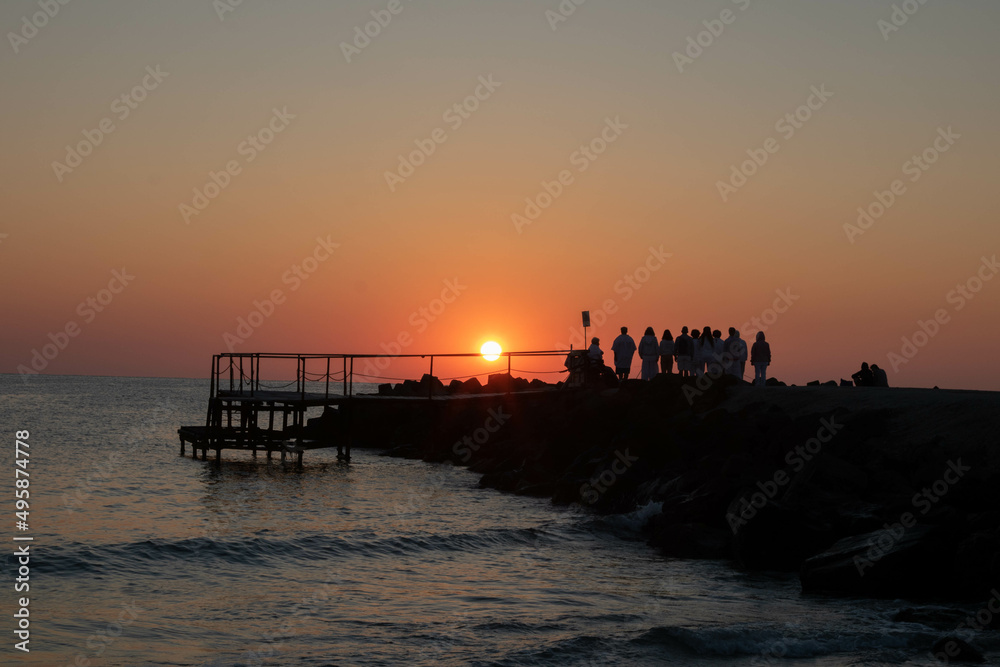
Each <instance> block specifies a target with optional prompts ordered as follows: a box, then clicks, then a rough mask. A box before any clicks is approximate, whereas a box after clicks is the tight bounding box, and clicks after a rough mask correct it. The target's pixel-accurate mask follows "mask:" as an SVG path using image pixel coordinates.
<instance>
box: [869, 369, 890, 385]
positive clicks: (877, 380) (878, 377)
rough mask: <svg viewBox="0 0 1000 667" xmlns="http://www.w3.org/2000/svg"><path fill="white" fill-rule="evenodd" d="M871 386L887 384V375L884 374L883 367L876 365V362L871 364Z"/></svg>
mask: <svg viewBox="0 0 1000 667" xmlns="http://www.w3.org/2000/svg"><path fill="white" fill-rule="evenodd" d="M872 386H873V387H888V386H889V376H888V375H886V372H885V369H883V368H879V367H878V364H872Z"/></svg>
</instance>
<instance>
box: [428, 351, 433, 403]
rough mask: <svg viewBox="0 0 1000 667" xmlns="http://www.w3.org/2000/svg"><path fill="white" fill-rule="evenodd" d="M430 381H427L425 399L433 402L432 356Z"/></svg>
mask: <svg viewBox="0 0 1000 667" xmlns="http://www.w3.org/2000/svg"><path fill="white" fill-rule="evenodd" d="M430 376H431V378H430V380H428V381H427V398H428V399H430V400H434V355H433V354H432V355H431V372H430Z"/></svg>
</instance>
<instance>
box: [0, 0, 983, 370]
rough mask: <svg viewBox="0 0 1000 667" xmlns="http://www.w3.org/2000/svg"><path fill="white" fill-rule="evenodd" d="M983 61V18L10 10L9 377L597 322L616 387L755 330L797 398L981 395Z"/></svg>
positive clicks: (201, 4) (658, 8) (192, 7)
mask: <svg viewBox="0 0 1000 667" xmlns="http://www.w3.org/2000/svg"><path fill="white" fill-rule="evenodd" d="M46 8H48V9H47V11H48V12H49V13H48V14H46ZM379 21H381V23H379ZM998 27H1000V3H996V2H994V1H993V0H955V1H951V2H937V1H933V0H931V1H929V2H926V3H924V4H921V3H919V2H917V1H916V0H907V2H900V1H898V0H897V1H895V2H892V1H889V0H838V1H837V2H831V1H829V0H794V1H793V0H770V1H768V2H764V1H763V0H711V1H705V0H698V1H695V0H672V1H671V2H659V1H653V0H615V1H613V2H612V1H610V0H587V1H585V2H582V3H581V0H575V1H574V0H564V1H563V2H562V3H560V2H558V1H557V0H548V1H530V2H529V1H527V0H504V1H502V2H501V1H486V0H481V1H478V2H472V1H464V2H458V1H454V0H416V1H412V2H411V1H410V0H399V1H398V2H397V1H396V0H374V1H368V0H366V1H364V2H321V1H319V0H300V1H293V0H284V1H277V0H276V1H271V2H267V1H265V0H243V1H242V2H241V3H236V2H235V0H217V1H216V2H214V3H213V2H210V1H209V0H176V1H170V2H166V1H162V2H153V1H151V0H145V1H138V2H137V1H135V0H128V1H126V0H105V1H102V2H69V3H68V4H65V5H63V4H60V3H59V2H58V0H50V1H48V2H47V1H46V0H41V1H39V0H30V1H29V0H10V1H7V2H4V3H3V4H2V6H0V28H2V29H3V32H4V34H5V38H4V44H3V45H2V47H0V52H2V54H3V55H2V57H0V73H2V82H3V83H2V85H3V93H4V94H3V103H2V105H0V121H2V127H3V135H4V142H3V149H4V150H3V153H4V159H3V160H2V163H0V184H2V185H0V187H2V197H3V200H2V201H3V215H2V217H0V274H2V279H3V284H4V286H5V289H4V290H3V295H2V299H3V308H2V312H3V313H4V318H3V326H2V327H0V372H5V373H17V372H18V367H19V366H21V367H22V368H30V367H31V364H32V359H33V357H34V358H35V359H36V365H37V366H41V365H43V364H42V363H41V362H40V361H38V360H37V359H38V357H37V355H35V352H36V351H39V354H41V352H40V351H42V350H43V348H44V347H45V346H46V345H50V344H51V345H56V344H57V343H59V342H60V341H61V342H62V343H65V345H64V346H63V347H64V349H60V350H59V351H58V354H55V355H53V358H51V359H45V360H44V361H45V363H44V368H43V369H42V370H43V372H44V373H50V374H96V375H142V376H176V377H204V376H206V375H207V372H208V367H209V361H210V357H211V355H212V354H213V353H218V352H223V351H227V350H228V349H229V348H230V347H231V349H232V350H233V351H241V352H267V351H278V352H354V353H367V352H372V353H374V352H381V351H384V350H386V349H389V348H387V347H384V345H385V346H389V347H391V345H390V344H391V343H392V342H393V341H398V340H399V339H400V337H401V336H402V338H403V340H404V341H409V344H408V345H406V346H405V347H403V346H401V349H402V351H404V352H408V353H424V352H474V351H477V350H478V349H479V346H480V344H481V343H483V342H484V341H486V340H490V339H494V340H497V341H499V342H500V343H501V344H502V345H503V347H504V349H505V350H539V349H554V348H557V347H561V346H563V345H568V344H570V343H571V342H572V343H573V344H575V345H576V346H579V345H580V342H581V341H580V340H579V339H575V340H571V338H570V336H571V333H573V332H577V331H579V329H580V326H579V325H580V311H582V310H586V309H589V310H590V311H591V312H592V315H594V316H595V320H596V321H597V322H598V323H600V322H603V324H602V325H601V326H597V327H596V328H592V329H591V335H598V336H600V337H601V340H602V346H603V347H604V349H605V351H606V352H609V351H610V344H611V341H612V340H613V338H614V336H615V335H616V334H617V329H618V327H619V326H621V325H627V326H629V328H630V330H631V332H632V334H633V335H634V336H635V337H636V338H637V339H638V337H639V336H640V335H641V334H642V332H643V330H644V329H645V328H646V327H647V326H653V327H654V328H655V329H656V333H657V335H660V334H662V332H663V329H665V328H670V329H671V330H672V331H673V333H674V334H675V335H676V334H678V333H679V331H680V328H681V326H683V325H688V326H692V327H694V326H697V327H699V328H701V327H703V326H705V325H706V324H707V325H709V326H711V327H712V328H718V329H722V330H723V331H725V330H726V328H728V327H729V326H737V327H740V328H742V331H743V335H744V337H745V338H751V337H752V335H753V333H754V332H755V330H756V329H757V328H758V327H765V328H766V333H767V336H768V340H769V341H770V342H771V345H772V350H773V353H774V363H773V364H772V366H771V369H770V371H769V375H772V376H775V377H778V378H780V379H782V380H785V381H786V382H789V383H792V382H795V383H799V384H802V383H805V382H807V381H809V380H813V379H819V380H824V381H825V380H828V379H838V378H841V377H844V378H846V377H849V376H850V374H851V373H852V372H853V371H855V370H857V367H858V366H859V365H860V363H861V362H862V361H868V362H869V363H878V364H879V365H881V366H882V367H884V368H886V369H887V370H888V371H889V381H890V383H891V384H892V385H894V386H923V387H929V386H934V385H940V386H942V387H954V388H970V389H994V390H995V389H1000V379H998V378H1000V374H998V372H997V371H998V369H1000V347H998V346H997V345H995V344H993V339H994V338H995V335H996V333H997V331H998V330H1000V326H998V325H1000V307H998V306H1000V279H994V278H995V277H996V276H995V274H996V273H997V272H998V271H1000V265H997V264H996V263H995V261H994V258H996V256H997V254H998V253H1000V234H998V232H997V221H998V214H1000V188H998V187H997V185H996V177H997V173H998V169H997V159H998V157H997V156H998V155H1000V132H998V131H997V128H996V121H997V113H998V111H997V110H998V109H1000V92H998V91H1000V67H998V64H1000V41H998V40H997V39H996V35H997V29H998ZM366 30H367V31H368V34H367V35H366V34H365V31H366ZM371 35H374V36H371ZM880 200H881V201H880ZM534 206H538V208H537V210H536V209H535V208H533V207H534ZM859 208H862V209H864V210H867V211H869V212H870V213H871V214H872V217H871V218H870V219H862V220H861V222H860V224H859ZM845 226H846V227H845ZM115 272H118V273H117V274H115ZM275 291H279V292H280V295H279V299H278V301H279V303H276V304H274V305H272V306H269V304H266V303H264V302H265V301H266V300H268V299H270V298H271V297H272V296H273V295H274V293H275ZM779 293H780V294H784V295H785V297H786V298H785V300H780V299H781V297H780V296H779ZM442 296H444V297H446V298H445V300H444V301H440V302H439V301H436V300H438V299H441V298H442ZM88 299H91V300H93V301H92V302H91V303H90V304H89V305H88ZM776 300H779V306H780V310H782V311H783V312H780V313H779V312H777V310H775V311H772V312H769V309H772V308H774V307H775V303H776ZM102 301H103V303H102ZM445 301H449V303H445ZM255 302H257V303H258V304H260V306H258V305H255ZM95 304H96V306H95ZM98 308H99V309H100V310H98ZM258 308H261V309H262V310H264V311H267V312H265V314H267V315H268V316H267V317H263V316H255V320H254V321H256V322H257V323H258V324H259V326H256V327H252V328H251V331H250V335H249V336H248V337H246V338H245V340H243V341H242V342H235V343H234V341H233V338H228V337H227V334H231V335H234V336H235V335H238V333H237V332H238V325H239V320H240V318H244V319H246V318H248V317H250V314H251V313H252V312H255V311H256V310H257V309H258ZM421 309H424V312H423V313H421ZM607 311H613V312H612V313H611V314H608V312H607ZM753 318H757V319H758V320H759V321H760V324H759V325H755V324H754V319H753ZM761 318H763V319H761ZM935 319H936V321H934V320H935ZM931 321H934V322H933V324H932V323H931ZM919 322H924V327H923V328H924V329H925V330H927V331H928V332H930V333H933V335H928V334H924V333H923V332H922V331H921V325H920V324H919ZM67 330H69V331H70V332H72V333H73V335H72V336H70V335H69V334H65V337H63V336H62V335H61V334H60V332H66V331H67ZM916 332H921V333H919V334H917V333H916ZM243 333H246V330H245V329H244V332H243ZM915 334H916V335H915ZM241 338H242V337H241ZM904 338H907V339H909V340H910V341H911V342H913V343H914V346H913V348H912V349H908V353H909V354H908V357H911V358H907V356H904V353H906V352H907V348H906V345H904V341H903V339H904ZM914 338H916V340H914ZM53 341H55V342H53ZM918 344H919V346H918ZM53 349H54V348H52V347H50V348H49V352H52V351H53ZM890 355H900V356H899V357H895V363H894V357H892V356H890ZM900 359H906V362H905V363H902V362H901V361H900ZM397 363H399V362H397ZM500 365H501V362H498V363H497V364H494V365H488V364H487V363H486V362H484V361H477V362H475V363H474V364H473V366H471V367H472V368H474V369H478V370H482V371H483V372H485V371H488V370H490V369H493V370H498V369H499V367H500ZM561 365H562V360H561V359H553V360H550V361H549V362H548V363H546V364H542V365H541V366H538V368H543V367H545V368H548V369H549V370H554V369H558V368H560V367H561ZM638 365H639V364H638V359H637V360H636V364H635V366H634V368H635V369H638ZM515 367H517V364H515ZM393 370H395V373H393V372H387V373H386V374H387V375H395V374H397V373H403V372H404V371H406V372H409V369H403V368H394V369H393ZM447 371H448V369H445V370H443V371H442V374H445V373H446V372H447ZM418 372H419V371H418ZM471 372H475V371H471ZM456 374H457V371H456ZM546 377H547V378H548V379H554V378H556V377H558V376H554V375H550V376H546Z"/></svg>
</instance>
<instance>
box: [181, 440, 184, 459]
mask: <svg viewBox="0 0 1000 667" xmlns="http://www.w3.org/2000/svg"><path fill="white" fill-rule="evenodd" d="M181 456H184V438H181Z"/></svg>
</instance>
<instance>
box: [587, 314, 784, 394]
mask: <svg viewBox="0 0 1000 667" xmlns="http://www.w3.org/2000/svg"><path fill="white" fill-rule="evenodd" d="M611 351H612V353H614V363H615V374H616V375H617V376H618V379H619V380H627V379H628V376H629V373H630V372H631V369H632V359H633V357H634V355H635V353H636V352H638V353H639V358H640V359H641V360H642V371H641V375H640V377H641V378H642V379H643V380H652V379H653V378H654V377H656V375H657V374H658V373H673V372H674V362H675V361H676V362H677V372H678V373H679V374H680V376H681V377H700V376H702V375H706V374H707V375H709V376H710V377H721V376H722V375H725V374H728V375H732V376H734V377H738V378H743V376H744V375H745V374H746V365H747V344H746V342H745V341H744V340H743V339H742V338H740V332H739V331H737V330H736V329H735V328H734V327H729V337H728V338H726V339H725V340H723V339H722V332H721V331H719V330H718V329H716V330H715V331H713V330H712V329H711V327H705V328H704V329H702V330H701V331H700V332H699V331H698V329H697V328H695V329H694V330H693V331H692V332H691V334H690V335H688V328H687V327H684V328H682V329H681V335H680V336H678V337H677V339H676V340H674V337H673V335H672V334H671V333H670V329H667V330H666V331H664V332H663V337H662V338H660V339H659V340H657V338H656V333H655V332H654V331H653V327H647V328H646V333H645V335H643V337H642V338H641V339H639V344H638V345H636V344H635V340H634V339H633V338H632V337H631V336H629V335H628V327H622V333H621V335H620V336H618V337H617V338H615V341H614V343H612V344H611ZM587 356H588V358H589V359H590V360H591V361H593V362H598V363H603V361H604V352H603V351H602V350H601V340H600V339H599V338H597V337H594V338H592V339H591V340H590V348H589V349H588V350H587ZM770 364H771V346H770V345H769V344H768V343H767V341H766V340H765V337H764V332H763V331H760V332H758V333H757V340H756V342H755V343H754V344H753V347H752V348H751V349H750V365H752V366H753V367H754V384H755V385H759V386H764V385H765V384H766V382H767V367H768V366H769V365H770Z"/></svg>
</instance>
